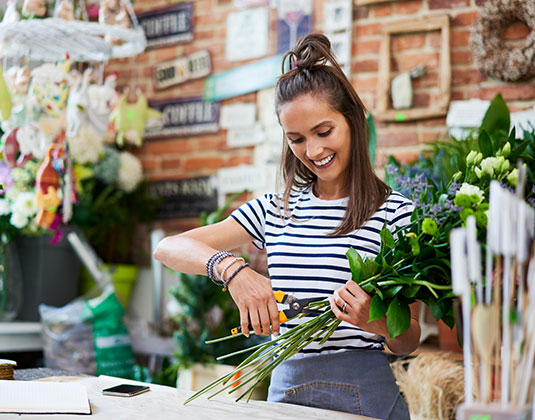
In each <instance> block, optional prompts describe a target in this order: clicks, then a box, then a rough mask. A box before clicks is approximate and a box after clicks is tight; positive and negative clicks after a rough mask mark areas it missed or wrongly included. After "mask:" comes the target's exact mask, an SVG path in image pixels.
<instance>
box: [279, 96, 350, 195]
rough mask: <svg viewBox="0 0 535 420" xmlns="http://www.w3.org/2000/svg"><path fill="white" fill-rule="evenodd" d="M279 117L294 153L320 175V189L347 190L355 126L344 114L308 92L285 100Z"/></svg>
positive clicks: (318, 181) (318, 177) (318, 183)
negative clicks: (351, 126) (352, 136)
mask: <svg viewBox="0 0 535 420" xmlns="http://www.w3.org/2000/svg"><path fill="white" fill-rule="evenodd" d="M279 120H280V122H281V125H282V128H283V130H284V133H285V139H286V141H287V142H288V145H289V146H290V149H291V150H292V152H293V153H294V155H295V156H296V157H297V158H298V159H299V160H300V161H301V162H303V164H304V165H305V166H306V167H307V168H308V169H309V170H310V171H312V172H313V173H314V174H316V175H317V191H333V190H335V191H339V192H343V193H344V194H347V182H348V166H349V159H350V156H351V129H350V128H349V125H348V124H347V122H346V119H345V118H344V117H343V115H342V114H340V113H339V112H338V111H336V110H334V109H333V108H332V107H331V106H330V105H329V103H328V102H326V101H325V100H323V99H321V98H320V97H318V96H314V95H310V94H305V95H301V96H299V97H298V98H297V99H295V100H293V101H292V102H288V103H286V104H284V105H283V106H282V107H281V109H280V111H279Z"/></svg>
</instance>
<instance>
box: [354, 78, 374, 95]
mask: <svg viewBox="0 0 535 420" xmlns="http://www.w3.org/2000/svg"><path fill="white" fill-rule="evenodd" d="M352 84H353V87H354V88H355V90H356V91H357V92H375V91H376V88H377V78H376V77H370V78H367V79H357V80H355V81H353V83H352Z"/></svg>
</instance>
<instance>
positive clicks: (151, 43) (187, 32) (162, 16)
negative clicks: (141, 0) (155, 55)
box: [137, 2, 193, 47]
mask: <svg viewBox="0 0 535 420" xmlns="http://www.w3.org/2000/svg"><path fill="white" fill-rule="evenodd" d="M137 18H138V20H139V24H140V25H141V27H142V28H143V30H144V31H145V36H146V38H147V47H163V46H167V45H171V44H177V43H187V42H191V41H193V2H187V3H178V4H175V5H173V6H170V7H165V8H163V9H157V10H151V11H149V12H146V13H140V14H139V15H137Z"/></svg>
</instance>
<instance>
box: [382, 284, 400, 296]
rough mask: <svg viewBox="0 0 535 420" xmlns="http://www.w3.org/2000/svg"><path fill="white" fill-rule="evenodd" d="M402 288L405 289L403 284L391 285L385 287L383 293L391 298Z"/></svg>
mask: <svg viewBox="0 0 535 420" xmlns="http://www.w3.org/2000/svg"><path fill="white" fill-rule="evenodd" d="M401 289H403V285H402V284H396V285H395V286H390V287H387V288H386V289H384V290H383V294H384V296H385V297H386V298H387V299H391V298H393V297H394V296H396V295H397V294H398V292H399V291H400V290H401Z"/></svg>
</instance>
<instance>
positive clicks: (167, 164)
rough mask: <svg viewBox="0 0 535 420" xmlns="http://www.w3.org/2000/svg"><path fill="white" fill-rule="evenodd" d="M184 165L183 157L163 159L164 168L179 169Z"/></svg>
mask: <svg viewBox="0 0 535 420" xmlns="http://www.w3.org/2000/svg"><path fill="white" fill-rule="evenodd" d="M183 167H184V160H183V159H181V158H174V159H162V169H178V168H183Z"/></svg>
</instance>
